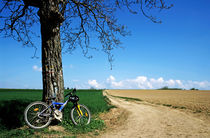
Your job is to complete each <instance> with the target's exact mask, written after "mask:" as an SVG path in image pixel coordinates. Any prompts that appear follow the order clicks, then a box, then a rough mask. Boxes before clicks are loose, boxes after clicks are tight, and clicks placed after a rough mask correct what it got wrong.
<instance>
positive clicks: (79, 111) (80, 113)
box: [76, 104, 83, 116]
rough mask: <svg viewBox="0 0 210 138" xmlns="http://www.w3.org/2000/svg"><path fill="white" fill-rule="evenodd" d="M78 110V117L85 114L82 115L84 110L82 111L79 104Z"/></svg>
mask: <svg viewBox="0 0 210 138" xmlns="http://www.w3.org/2000/svg"><path fill="white" fill-rule="evenodd" d="M76 110H77V113H78V115H79V116H80V115H81V116H83V113H82V110H81V109H80V105H79V104H77V105H76Z"/></svg>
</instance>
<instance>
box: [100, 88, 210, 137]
mask: <svg viewBox="0 0 210 138" xmlns="http://www.w3.org/2000/svg"><path fill="white" fill-rule="evenodd" d="M104 94H105V95H106V96H107V97H108V98H109V99H110V101H111V103H112V104H113V105H115V106H117V107H119V108H123V109H125V110H126V111H128V112H129V115H128V118H127V119H126V120H125V122H124V123H123V125H121V126H119V127H117V128H115V129H114V130H112V131H110V132H106V133H104V134H101V135H100V136H99V137H102V138H129V137H130V138H168V137H179V138H182V137H183V138H186V137H190V138H191V137H192V138H194V137H195V138H198V137H199V138H200V137H202V138H210V124H209V123H206V122H204V121H203V120H200V119H198V118H195V117H194V116H191V115H190V114H186V113H184V112H181V111H179V110H176V109H172V108H168V107H164V106H160V105H153V104H149V103H146V102H135V101H126V100H124V99H121V98H116V97H113V96H111V95H108V94H107V92H106V91H104Z"/></svg>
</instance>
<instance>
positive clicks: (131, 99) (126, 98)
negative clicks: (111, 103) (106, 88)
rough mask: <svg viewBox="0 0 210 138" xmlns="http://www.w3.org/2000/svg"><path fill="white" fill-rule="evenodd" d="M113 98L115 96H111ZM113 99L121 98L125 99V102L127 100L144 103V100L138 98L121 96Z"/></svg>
mask: <svg viewBox="0 0 210 138" xmlns="http://www.w3.org/2000/svg"><path fill="white" fill-rule="evenodd" d="M111 96H113V95H111ZM113 97H116V98H121V99H124V100H126V101H139V102H141V101H143V100H141V99H138V98H130V97H121V96H113Z"/></svg>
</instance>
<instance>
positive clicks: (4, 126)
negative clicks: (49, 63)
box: [0, 89, 112, 137]
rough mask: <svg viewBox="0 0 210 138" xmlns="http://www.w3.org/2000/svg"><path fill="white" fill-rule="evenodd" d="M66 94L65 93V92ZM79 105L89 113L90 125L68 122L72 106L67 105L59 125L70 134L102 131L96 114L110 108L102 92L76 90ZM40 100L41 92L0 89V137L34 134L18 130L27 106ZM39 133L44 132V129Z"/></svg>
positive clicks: (101, 122)
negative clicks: (82, 105)
mask: <svg viewBox="0 0 210 138" xmlns="http://www.w3.org/2000/svg"><path fill="white" fill-rule="evenodd" d="M65 93H67V91H65ZM76 94H77V95H78V96H79V98H80V101H79V103H80V104H84V105H86V106H87V107H88V108H89V109H90V112H91V115H92V120H91V123H90V124H89V125H87V126H85V127H79V128H78V127H76V126H74V125H73V124H72V122H71V120H70V116H69V115H70V110H71V107H72V104H71V103H69V104H68V105H67V106H66V107H65V109H64V119H63V121H62V123H60V124H59V125H61V126H63V127H64V128H65V129H66V130H69V132H71V133H86V132H91V131H94V130H96V129H102V128H103V127H104V123H103V121H102V120H100V119H98V114H99V113H101V112H106V111H108V110H109V109H110V108H112V106H111V105H109V104H108V103H107V101H106V97H104V96H103V94H102V90H77V93H76ZM41 99H42V90H30V89H27V90H23V89H0V113H1V114H0V137H5V136H11V137H12V136H14V137H17V136H19V137H30V136H31V135H33V134H34V133H38V132H39V131H38V132H35V131H34V130H32V129H27V130H22V129H19V128H21V127H23V126H24V125H25V122H24V118H23V113H24V110H25V108H26V106H27V105H28V104H30V103H31V102H34V101H40V100H41ZM41 131H44V132H45V131H46V130H45V129H43V130H41Z"/></svg>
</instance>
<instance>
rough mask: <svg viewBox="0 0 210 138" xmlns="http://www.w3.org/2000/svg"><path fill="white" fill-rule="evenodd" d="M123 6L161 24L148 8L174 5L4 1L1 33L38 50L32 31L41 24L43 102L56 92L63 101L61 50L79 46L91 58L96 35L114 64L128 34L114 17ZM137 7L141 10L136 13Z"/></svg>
mask: <svg viewBox="0 0 210 138" xmlns="http://www.w3.org/2000/svg"><path fill="white" fill-rule="evenodd" d="M123 7H126V8H127V9H128V10H129V11H130V12H131V13H133V14H136V13H137V11H140V12H141V13H142V14H143V15H144V16H146V17H147V18H149V19H150V20H152V21H153V22H155V23H160V22H161V21H160V20H157V19H156V18H155V17H153V16H151V15H149V14H148V13H147V9H160V10H162V9H169V8H170V7H172V5H169V6H167V4H166V3H165V1H164V0H144V1H143V0H1V2H0V13H1V15H0V33H1V35H4V36H5V37H12V38H14V39H15V40H17V41H20V42H22V43H23V45H26V46H31V47H34V48H35V49H36V47H37V46H35V45H34V43H33V41H32V37H33V36H35V34H34V32H33V29H31V28H32V27H33V26H34V25H35V24H40V25H41V41H42V76H43V77H42V78H43V100H45V99H46V97H50V96H52V95H53V93H54V92H55V93H56V95H57V99H56V101H63V93H64V81H63V70H62V54H61V52H62V50H64V49H65V51H67V52H72V51H73V50H74V49H75V48H76V47H78V46H79V47H81V49H82V51H83V54H84V56H87V57H90V56H88V55H87V53H88V50H89V49H90V48H93V49H99V48H98V47H91V46H90V41H91V39H92V38H91V37H90V36H91V35H94V36H97V38H98V40H99V41H100V42H101V46H102V51H104V52H105V53H106V54H107V55H108V60H109V62H110V63H111V62H112V60H113V55H112V53H111V51H112V50H113V49H114V48H116V47H118V46H119V44H120V40H119V38H118V36H119V35H121V36H126V35H127V34H128V32H127V31H126V27H125V26H124V25H120V24H118V23H117V20H116V19H115V16H114V12H115V11H116V9H121V8H123ZM135 7H139V9H140V10H138V9H137V10H133V9H135ZM61 43H62V45H61ZM64 46H65V47H64ZM35 52H36V50H35Z"/></svg>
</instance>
